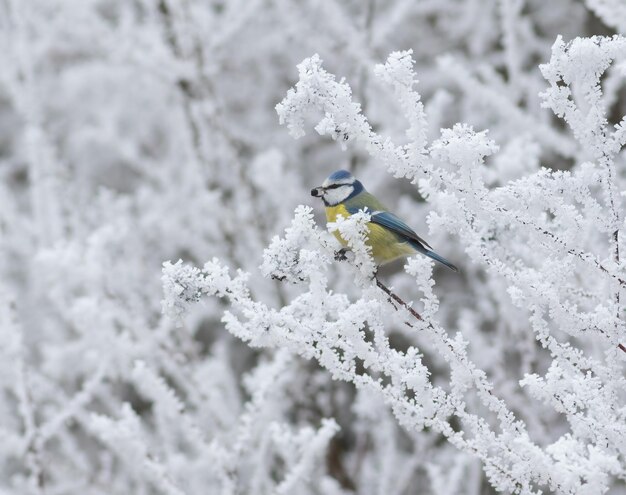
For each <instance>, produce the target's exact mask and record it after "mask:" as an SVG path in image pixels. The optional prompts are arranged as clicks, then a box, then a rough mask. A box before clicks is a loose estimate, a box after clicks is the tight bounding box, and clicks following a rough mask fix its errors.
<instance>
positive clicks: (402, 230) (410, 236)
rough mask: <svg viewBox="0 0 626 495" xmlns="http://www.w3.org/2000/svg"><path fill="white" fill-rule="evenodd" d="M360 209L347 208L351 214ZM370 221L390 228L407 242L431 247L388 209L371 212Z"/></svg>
mask: <svg viewBox="0 0 626 495" xmlns="http://www.w3.org/2000/svg"><path fill="white" fill-rule="evenodd" d="M362 209H363V208H356V207H351V208H348V211H349V212H350V214H352V215H353V214H355V213H356V212H357V211H359V210H362ZM372 222H373V223H376V224H378V225H381V226H382V227H385V228H386V229H389V230H391V231H392V232H394V233H396V234H398V235H399V236H400V237H403V238H405V239H406V240H407V241H409V242H410V241H413V242H417V243H418V244H420V247H423V246H421V245H424V246H426V247H429V248H431V247H430V245H429V244H428V243H427V242H426V241H425V240H424V239H422V238H421V237H420V236H418V235H417V234H416V233H415V232H414V231H413V230H412V229H411V227H409V226H408V225H407V224H406V223H404V222H403V221H402V220H400V219H399V218H398V217H397V216H395V215H394V214H393V213H390V212H388V211H375V212H372ZM431 249H432V248H431Z"/></svg>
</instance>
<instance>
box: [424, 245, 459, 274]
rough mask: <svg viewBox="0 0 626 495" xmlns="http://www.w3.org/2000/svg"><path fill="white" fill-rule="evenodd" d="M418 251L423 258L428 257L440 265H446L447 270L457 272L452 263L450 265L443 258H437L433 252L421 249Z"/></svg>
mask: <svg viewBox="0 0 626 495" xmlns="http://www.w3.org/2000/svg"><path fill="white" fill-rule="evenodd" d="M418 251H419V252H420V253H422V254H423V255H424V256H428V257H429V258H431V259H433V260H435V261H438V262H439V263H441V264H442V265H446V266H447V267H448V268H450V269H451V270H454V271H455V272H458V271H459V269H458V268H457V267H456V266H454V265H453V264H452V263H450V262H449V261H448V260H447V259H445V258H444V257H443V256H439V255H438V254H437V253H435V252H434V251H431V250H430V249H426V248H422V249H418Z"/></svg>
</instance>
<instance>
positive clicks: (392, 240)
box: [326, 204, 415, 265]
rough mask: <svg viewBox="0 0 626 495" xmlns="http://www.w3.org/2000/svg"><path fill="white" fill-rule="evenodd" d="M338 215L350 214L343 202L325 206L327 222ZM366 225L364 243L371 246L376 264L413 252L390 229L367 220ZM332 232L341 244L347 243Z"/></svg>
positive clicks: (345, 215) (413, 250)
mask: <svg viewBox="0 0 626 495" xmlns="http://www.w3.org/2000/svg"><path fill="white" fill-rule="evenodd" d="M339 215H341V216H343V217H344V218H348V217H349V216H350V212H349V211H348V210H347V209H346V207H345V206H344V205H343V204H338V205H336V206H327V207H326V220H327V221H328V222H335V221H337V216H339ZM367 227H368V235H367V241H366V244H367V245H368V246H370V247H371V248H372V257H373V258H374V261H375V262H376V264H377V265H383V264H385V263H389V262H390V261H393V260H395V259H398V258H401V257H403V256H408V255H410V254H413V253H415V249H413V247H412V246H411V245H410V244H409V243H408V242H406V241H403V240H402V239H401V238H400V237H399V236H398V235H396V234H394V233H393V232H391V231H390V230H388V229H386V228H384V227H381V226H380V225H378V224H375V223H373V222H369V223H368V224H367ZM333 234H334V236H335V237H336V238H337V240H338V241H339V242H340V243H341V245H342V246H347V245H348V243H347V242H346V240H345V239H344V238H343V237H341V235H340V234H339V232H337V231H335V232H333Z"/></svg>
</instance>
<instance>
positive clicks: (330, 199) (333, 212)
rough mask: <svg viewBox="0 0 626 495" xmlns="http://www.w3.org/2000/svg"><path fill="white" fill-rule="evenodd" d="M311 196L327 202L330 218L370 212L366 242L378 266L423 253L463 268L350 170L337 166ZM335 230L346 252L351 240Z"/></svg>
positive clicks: (343, 253) (453, 266)
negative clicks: (381, 199)
mask: <svg viewBox="0 0 626 495" xmlns="http://www.w3.org/2000/svg"><path fill="white" fill-rule="evenodd" d="M311 196H313V197H316V198H321V199H322V201H323V202H324V206H325V207H326V220H327V221H328V222H335V221H336V220H337V216H338V215H342V216H343V217H344V218H348V217H349V216H351V215H354V214H355V213H357V212H358V211H362V210H366V211H367V212H368V213H369V214H370V221H369V222H368V224H367V227H368V234H367V240H366V244H367V245H368V246H370V247H371V250H372V258H373V259H374V262H375V263H376V265H377V266H382V265H384V264H387V263H390V262H391V261H394V260H396V259H399V258H402V257H404V256H409V255H412V254H415V253H421V254H423V255H424V256H428V257H429V258H431V259H433V260H435V261H437V262H439V263H441V264H442V265H445V266H447V267H448V268H450V269H451V270H454V271H455V272H458V271H459V269H458V268H457V267H456V266H455V265H453V264H452V263H450V262H449V261H448V260H447V259H445V258H444V257H443V256H439V255H438V254H437V253H435V252H434V251H433V250H432V247H431V246H430V245H429V244H428V243H427V242H426V241H425V240H424V239H422V238H421V237H419V236H418V235H417V234H416V233H415V232H414V231H413V230H412V229H411V228H410V227H409V226H408V225H407V224H406V223H404V222H403V221H402V220H401V219H400V218H398V217H397V216H396V215H394V214H393V213H391V212H390V211H389V210H388V209H387V208H385V206H384V205H383V204H382V203H381V202H380V201H378V200H377V199H376V198H375V197H374V196H373V195H371V194H370V193H368V192H367V191H366V190H365V187H363V184H362V183H361V182H360V181H358V180H357V179H356V178H355V177H354V175H352V174H351V173H350V172H348V171H347V170H337V171H336V172H333V173H332V174H330V175H329V176H328V178H327V179H326V180H325V181H324V182H323V183H322V185H321V186H319V187H315V188H313V189H311ZM334 234H335V237H337V240H339V242H340V243H341V244H342V246H344V249H342V251H340V253H341V254H342V255H345V252H346V250H347V248H346V246H347V245H348V243H347V241H346V240H345V239H343V238H342V237H341V234H340V233H339V232H337V231H335V232H334Z"/></svg>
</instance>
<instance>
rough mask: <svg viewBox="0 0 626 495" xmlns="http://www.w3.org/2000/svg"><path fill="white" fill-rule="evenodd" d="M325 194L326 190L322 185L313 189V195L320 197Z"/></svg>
mask: <svg viewBox="0 0 626 495" xmlns="http://www.w3.org/2000/svg"><path fill="white" fill-rule="evenodd" d="M323 195H324V190H323V189H322V188H321V187H314V188H313V189H311V196H314V197H316V198H319V197H321V196H323Z"/></svg>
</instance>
